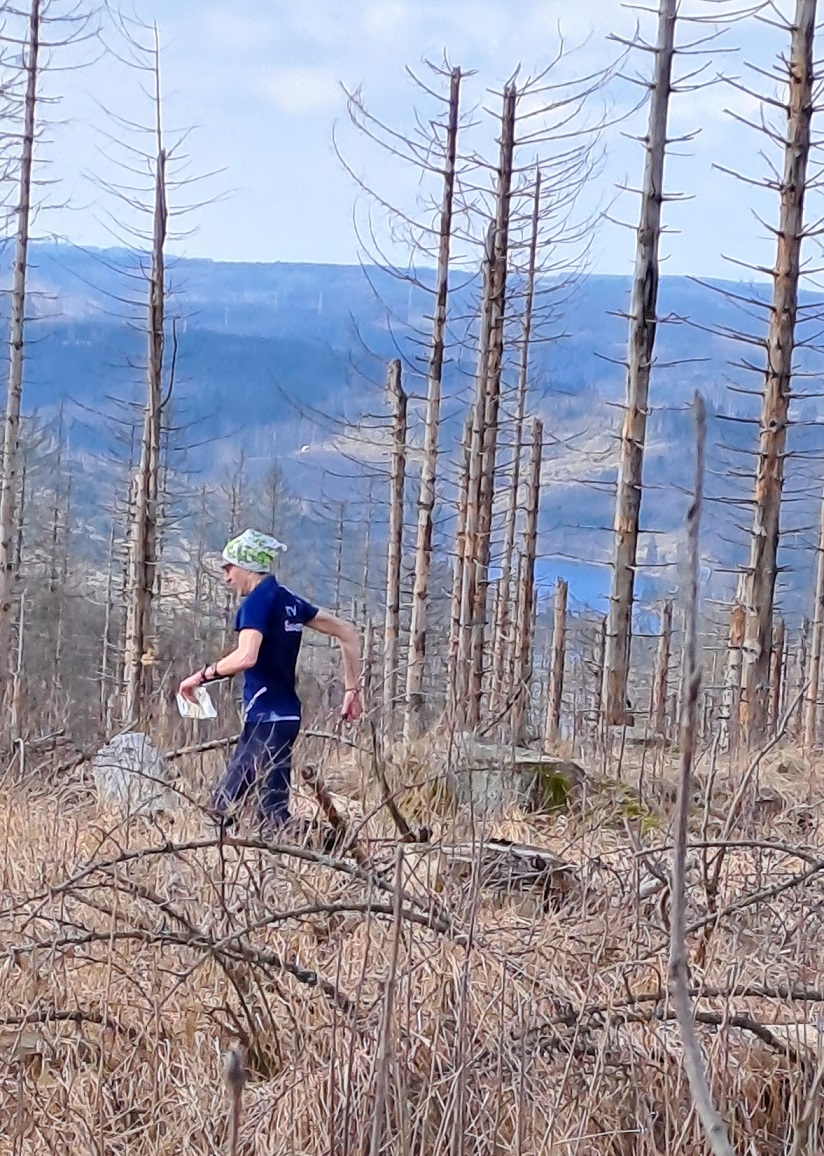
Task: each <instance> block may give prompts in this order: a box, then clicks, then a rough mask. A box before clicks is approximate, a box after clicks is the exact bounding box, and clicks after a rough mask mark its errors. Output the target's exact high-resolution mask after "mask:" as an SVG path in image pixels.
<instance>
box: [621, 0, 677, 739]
mask: <svg viewBox="0 0 824 1156" xmlns="http://www.w3.org/2000/svg"><path fill="white" fill-rule="evenodd" d="M677 14H678V4H677V0H660V6H659V11H658V41H657V45H656V47H655V50H654V54H655V67H654V70H653V79H652V83H651V92H652V95H651V99H650V110H649V127H648V130H647V135H646V137H645V140H644V147H645V149H646V162H645V166H644V184H643V190H642V194H641V218H640V221H639V225H638V233H637V249H636V259H635V275H634V278H633V283H632V298H631V303H630V314H629V342H628V350H627V382H626V400H625V408H624V422H623V428H622V431H621V446H620V460H619V466H618V488H617V494H616V501H615V527H614V530H615V537H614V542H613V562H612V565H613V569H612V589H611V592H610V605H609V617H608V624H607V655H606V674H605V678H606V688H605V710H606V715H607V722H608V723H609V724H611V725H620V724H621V723H624V722H626V721H628V719H629V715H628V712H627V685H628V681H629V666H630V647H631V642H632V608H633V602H634V589H635V566H636V561H637V556H638V532H639V520H640V513H641V497H642V493H643V467H644V446H645V443H646V431H647V414H648V408H649V385H650V373H651V370H652V362H653V350H654V346H655V332H656V326H657V303H658V276H659V267H658V246H659V242H660V238H661V207H662V205H663V202H664V199H665V198H664V158H665V155H666V149H667V121H668V114H669V103H670V94H671V92H672V66H673V59H674V56H675V26H676V19H677Z"/></svg>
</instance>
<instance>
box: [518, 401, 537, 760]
mask: <svg viewBox="0 0 824 1156" xmlns="http://www.w3.org/2000/svg"><path fill="white" fill-rule="evenodd" d="M543 444H544V426H543V422H540V421H538V420H536V421H535V422H534V423H533V425H532V450H531V453H530V457H529V474H528V480H527V495H526V510H525V518H524V561H523V570H522V572H521V575H520V582H519V584H518V585H519V599H518V618H517V623H516V629H515V661H516V671H517V682H516V684H515V692H516V693H515V702H514V706H513V711H512V733H513V736H514V738H515V742H522V741H523V739H524V730H525V727H526V721H527V708H528V703H529V686H530V682H531V681H532V658H533V652H534V646H533V640H534V633H535V559H536V557H537V553H538V513H539V510H540V502H541V456H542V452H543Z"/></svg>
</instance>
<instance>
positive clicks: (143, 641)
mask: <svg viewBox="0 0 824 1156" xmlns="http://www.w3.org/2000/svg"><path fill="white" fill-rule="evenodd" d="M154 77H155V102H156V114H157V119H156V144H157V152H156V156H155V160H154V212H153V229H152V252H151V269H150V272H149V301H148V317H147V338H148V351H147V359H146V402H145V406H144V410H143V433H142V436H141V441H140V460H139V463H138V467H137V472H136V473H135V477H134V481H133V491H132V523H131V527H130V541H129V584H128V602H127V607H126V639H125V656H124V675H125V694H124V703H123V716H124V719H125V721H127V722H137V721H139V720H142V719H143V718H144V716H145V713H146V710H147V706H148V701H149V697H150V695H151V685H152V663H153V654H152V651H151V644H152V600H153V597H154V591H155V585H156V581H157V519H158V489H159V478H160V441H161V428H162V415H163V407H164V405H165V404H166V401H167V400H168V398H166V399H164V397H163V354H164V342H165V305H166V273H165V246H166V238H167V229H168V217H169V210H168V206H167V201H166V161H167V154H166V149H165V147H164V144H163V128H162V122H161V116H160V60H159V48H158V46H157V42H156V43H155V67H154Z"/></svg>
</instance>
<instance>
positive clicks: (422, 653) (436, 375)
mask: <svg viewBox="0 0 824 1156" xmlns="http://www.w3.org/2000/svg"><path fill="white" fill-rule="evenodd" d="M460 91H461V70H460V69H459V68H453V70H452V75H451V79H450V86H449V114H448V120H447V130H446V158H445V166H444V189H443V202H442V205H441V220H440V231H439V242H438V271H437V275H436V281H435V315H434V318H433V323H432V345H431V348H430V352H429V373H428V381H427V397H426V417H425V419H424V451H423V464H422V466H421V490H420V498H419V500H418V528H417V538H416V542H415V578H414V583H413V587H412V621H411V625H410V630H409V663H408V666H407V671H406V714H405V719H404V730H405V737H406V740H407V741H409V740H410V739H414V738H417V736H418V734H419V733H420V729H421V721H422V715H423V693H422V690H423V676H424V666H425V661H426V629H427V621H426V617H427V615H426V612H427V600H428V596H429V571H430V568H431V565H432V513H433V511H434V508H435V480H436V476H437V463H438V433H439V428H440V420H441V417H440V415H441V381H442V377H443V360H444V348H445V339H446V307H447V300H448V296H449V251H450V244H451V241H452V204H453V200H454V193H455V168H456V157H457V148H458V110H459V105H460Z"/></svg>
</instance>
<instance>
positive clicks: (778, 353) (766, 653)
mask: <svg viewBox="0 0 824 1156" xmlns="http://www.w3.org/2000/svg"><path fill="white" fill-rule="evenodd" d="M815 13H816V0H796V8H795V18H794V20H793V26H792V41H791V46H790V59H789V62H788V69H787V71H788V84H789V95H788V101H787V106H786V107H787V135H786V139H785V147H784V174H783V179H782V181H781V185H780V194H781V209H780V214H779V224H778V249H777V253H776V260H775V268H774V270H773V297H772V306H771V309H770V326H769V333H768V335H767V370H766V376H765V380H764V393H763V399H762V406H761V419H760V430H759V447H758V462H757V466H756V476H755V501H754V506H755V509H754V513H753V525H752V533H751V537H750V557H749V563H748V566H747V570H746V580H745V596H744V606H745V610H746V633H745V639H744V654H745V662H744V678H743V704H742V707H743V723H744V728H745V732H746V737H747V740H748V741H749V742H751V743H752V742H757V741H759V740H760V739H761V738H763V736H764V734H765V733H766V730H767V722H768V709H767V708H768V698H769V685H770V654H771V649H772V647H771V643H772V627H773V603H774V600H775V583H776V577H777V575H778V546H779V537H780V515H781V494H782V490H783V486H784V455H785V452H786V445H787V424H788V420H789V407H790V393H791V387H792V363H793V347H794V344H795V323H796V315H797V310H798V279H799V274H800V263H801V240H802V237H803V234H804V194H805V191H806V185H807V162H808V159H809V154H810V126H811V120H812V112H813V83H814V73H813V67H814V63H813V38H814V34H815Z"/></svg>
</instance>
